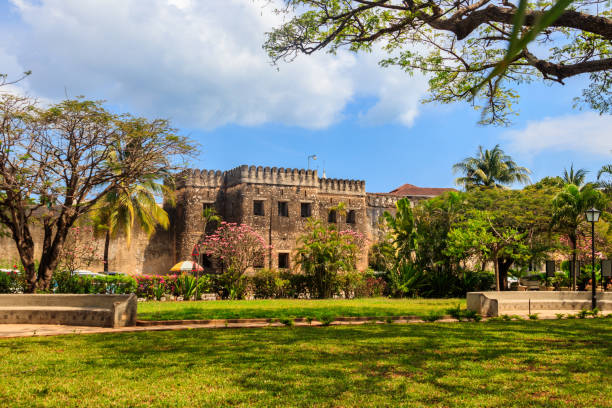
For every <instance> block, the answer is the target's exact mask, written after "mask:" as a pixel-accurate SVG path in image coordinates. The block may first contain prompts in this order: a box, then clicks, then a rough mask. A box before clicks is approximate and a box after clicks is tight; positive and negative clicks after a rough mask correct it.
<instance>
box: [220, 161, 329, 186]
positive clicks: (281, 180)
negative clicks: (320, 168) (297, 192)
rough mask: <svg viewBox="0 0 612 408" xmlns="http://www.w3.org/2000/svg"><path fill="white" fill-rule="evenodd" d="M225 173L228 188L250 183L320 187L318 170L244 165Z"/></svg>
mask: <svg viewBox="0 0 612 408" xmlns="http://www.w3.org/2000/svg"><path fill="white" fill-rule="evenodd" d="M225 173H226V176H225V183H226V185H227V186H233V185H236V184H240V183H250V184H270V185H282V186H301V187H318V175H317V171H316V170H304V169H288V168H284V167H262V166H257V167H256V166H247V165H242V166H239V167H236V168H233V169H231V170H228V171H226V172H225Z"/></svg>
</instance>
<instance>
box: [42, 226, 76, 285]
mask: <svg viewBox="0 0 612 408" xmlns="http://www.w3.org/2000/svg"><path fill="white" fill-rule="evenodd" d="M73 223H74V220H66V219H65V218H63V217H61V218H59V219H58V221H57V228H56V231H55V236H54V237H53V239H50V237H47V236H45V239H44V240H43V242H44V246H43V249H42V256H41V257H40V265H39V266H38V281H37V283H36V288H37V289H38V290H44V291H47V290H49V289H50V288H51V278H52V277H53V271H55V268H57V264H58V262H59V254H60V250H61V249H62V247H63V246H64V242H65V241H66V237H67V236H68V232H69V231H70V226H72V224H73ZM45 235H46V234H45Z"/></svg>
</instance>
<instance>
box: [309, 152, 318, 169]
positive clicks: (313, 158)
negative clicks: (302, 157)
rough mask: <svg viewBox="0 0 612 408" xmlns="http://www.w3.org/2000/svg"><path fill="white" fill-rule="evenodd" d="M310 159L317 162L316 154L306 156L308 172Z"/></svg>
mask: <svg viewBox="0 0 612 408" xmlns="http://www.w3.org/2000/svg"><path fill="white" fill-rule="evenodd" d="M310 159H312V160H317V155H316V154H312V155H310V156H308V170H310Z"/></svg>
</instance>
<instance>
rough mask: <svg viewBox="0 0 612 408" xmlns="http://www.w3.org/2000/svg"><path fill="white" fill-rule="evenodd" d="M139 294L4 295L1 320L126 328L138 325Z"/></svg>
mask: <svg viewBox="0 0 612 408" xmlns="http://www.w3.org/2000/svg"><path fill="white" fill-rule="evenodd" d="M136 308H137V302H136V295H134V294H131V295H59V294H58V295H34V294H24V295H21V294H20V295H0V323H9V324H64V325H71V326H100V327H123V326H134V325H135V324H136Z"/></svg>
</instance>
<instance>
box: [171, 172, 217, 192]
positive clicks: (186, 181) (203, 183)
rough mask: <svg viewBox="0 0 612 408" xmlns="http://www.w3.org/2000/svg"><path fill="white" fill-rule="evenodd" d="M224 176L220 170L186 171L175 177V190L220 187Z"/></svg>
mask: <svg viewBox="0 0 612 408" xmlns="http://www.w3.org/2000/svg"><path fill="white" fill-rule="evenodd" d="M224 174H225V172H222V171H220V170H198V169H186V170H184V171H182V172H181V173H179V175H178V176H177V178H176V188H177V189H179V188H185V187H210V188H217V187H221V186H222V185H223V182H224Z"/></svg>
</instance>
